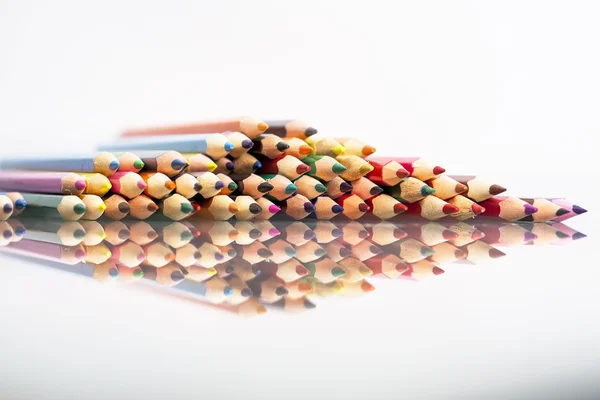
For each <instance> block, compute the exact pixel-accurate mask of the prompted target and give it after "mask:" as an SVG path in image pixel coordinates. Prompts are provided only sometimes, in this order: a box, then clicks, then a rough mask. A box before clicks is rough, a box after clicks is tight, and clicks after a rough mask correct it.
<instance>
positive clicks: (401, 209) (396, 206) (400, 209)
mask: <svg viewBox="0 0 600 400" xmlns="http://www.w3.org/2000/svg"><path fill="white" fill-rule="evenodd" d="M406 210H408V207H406V206H405V205H404V204H402V203H396V204H394V214H400V213H403V212H404V211H406Z"/></svg>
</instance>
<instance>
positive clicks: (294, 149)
mask: <svg viewBox="0 0 600 400" xmlns="http://www.w3.org/2000/svg"><path fill="white" fill-rule="evenodd" d="M283 140H284V141H285V143H287V145H288V146H289V148H288V149H287V150H286V151H285V155H286V156H292V157H296V158H298V159H300V160H302V159H304V158H305V157H307V156H308V155H310V154H311V153H312V147H310V146H309V145H307V144H306V142H305V141H304V140H302V139H298V138H293V137H286V138H283Z"/></svg>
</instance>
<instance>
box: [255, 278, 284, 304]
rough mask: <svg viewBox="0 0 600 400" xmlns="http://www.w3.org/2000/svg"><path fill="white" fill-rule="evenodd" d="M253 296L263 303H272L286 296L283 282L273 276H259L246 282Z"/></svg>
mask: <svg viewBox="0 0 600 400" xmlns="http://www.w3.org/2000/svg"><path fill="white" fill-rule="evenodd" d="M246 283H247V284H248V287H249V288H250V289H251V290H252V293H253V294H254V296H256V297H258V298H259V299H260V301H262V302H265V303H274V302H276V301H278V300H280V299H281V298H282V297H283V296H284V295H286V294H288V290H287V289H286V288H285V285H284V284H283V281H282V280H280V279H279V278H277V277H275V276H269V275H267V274H264V275H263V274H260V275H259V276H257V277H256V278H254V279H251V280H249V281H247V282H246Z"/></svg>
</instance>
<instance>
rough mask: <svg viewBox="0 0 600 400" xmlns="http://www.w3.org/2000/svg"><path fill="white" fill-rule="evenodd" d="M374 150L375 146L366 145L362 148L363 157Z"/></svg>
mask: <svg viewBox="0 0 600 400" xmlns="http://www.w3.org/2000/svg"><path fill="white" fill-rule="evenodd" d="M376 151H377V149H376V148H375V147H373V146H369V145H366V146H365V147H363V149H362V154H363V156H364V157H366V156H370V155H371V154H373V153H375V152H376Z"/></svg>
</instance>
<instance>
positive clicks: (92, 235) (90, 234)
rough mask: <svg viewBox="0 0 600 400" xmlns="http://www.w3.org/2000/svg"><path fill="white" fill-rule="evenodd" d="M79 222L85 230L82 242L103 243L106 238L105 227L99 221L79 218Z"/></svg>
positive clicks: (90, 244) (87, 243)
mask: <svg viewBox="0 0 600 400" xmlns="http://www.w3.org/2000/svg"><path fill="white" fill-rule="evenodd" d="M79 223H80V224H81V226H82V227H83V230H84V231H85V236H84V237H83V242H82V243H83V244H84V245H86V246H95V245H97V244H100V243H102V241H103V240H104V239H105V238H106V232H104V227H103V226H102V224H100V223H99V222H98V221H83V220H79Z"/></svg>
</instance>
